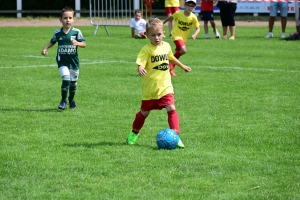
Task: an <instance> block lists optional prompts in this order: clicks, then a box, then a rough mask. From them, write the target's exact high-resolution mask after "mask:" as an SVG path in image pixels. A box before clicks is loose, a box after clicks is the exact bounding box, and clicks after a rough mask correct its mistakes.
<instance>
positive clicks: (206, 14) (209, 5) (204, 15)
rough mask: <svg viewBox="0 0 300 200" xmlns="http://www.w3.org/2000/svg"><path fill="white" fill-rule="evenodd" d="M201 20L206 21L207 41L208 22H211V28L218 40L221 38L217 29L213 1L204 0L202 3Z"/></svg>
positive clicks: (206, 35)
mask: <svg viewBox="0 0 300 200" xmlns="http://www.w3.org/2000/svg"><path fill="white" fill-rule="evenodd" d="M200 9H201V13H200V16H201V20H202V21H204V31H205V37H206V39H209V38H210V36H209V34H208V21H209V22H210V25H211V27H212V28H213V31H214V34H215V37H216V38H220V33H219V32H218V30H217V28H216V23H215V21H214V2H213V0H202V1H201V8H200Z"/></svg>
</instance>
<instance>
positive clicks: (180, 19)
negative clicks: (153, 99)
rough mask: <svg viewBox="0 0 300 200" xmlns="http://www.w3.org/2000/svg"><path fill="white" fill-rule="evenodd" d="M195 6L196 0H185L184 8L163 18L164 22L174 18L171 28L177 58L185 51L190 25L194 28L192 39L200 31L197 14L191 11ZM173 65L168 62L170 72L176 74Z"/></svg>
mask: <svg viewBox="0 0 300 200" xmlns="http://www.w3.org/2000/svg"><path fill="white" fill-rule="evenodd" d="M195 8H196V0H186V1H185V4H184V10H180V11H177V12H175V13H174V14H173V15H171V16H169V17H168V18H167V19H165V21H164V24H165V23H166V22H169V21H173V20H174V22H175V23H174V27H173V30H172V35H173V40H174V43H175V45H176V49H175V54H174V56H175V57H176V58H177V59H179V58H180V56H182V55H183V54H185V53H186V52H187V47H186V41H187V39H188V37H189V33H190V30H191V28H192V27H194V28H195V29H196V31H195V33H194V34H193V35H192V39H193V40H195V39H196V37H197V35H198V34H199V32H200V24H199V21H198V18H197V16H196V15H195V14H194V13H192V12H193V10H194V9H195ZM174 67H175V65H174V64H173V63H170V74H171V75H172V76H177V75H176V73H175V72H174Z"/></svg>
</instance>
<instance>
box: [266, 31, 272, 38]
mask: <svg viewBox="0 0 300 200" xmlns="http://www.w3.org/2000/svg"><path fill="white" fill-rule="evenodd" d="M272 37H273V33H271V32H269V33H268V35H266V37H265V38H272Z"/></svg>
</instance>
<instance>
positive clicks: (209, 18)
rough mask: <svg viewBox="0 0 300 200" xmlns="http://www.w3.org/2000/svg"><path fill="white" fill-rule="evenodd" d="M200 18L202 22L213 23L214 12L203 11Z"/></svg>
mask: <svg viewBox="0 0 300 200" xmlns="http://www.w3.org/2000/svg"><path fill="white" fill-rule="evenodd" d="M200 16H201V20H202V21H213V20H214V11H201V13H200Z"/></svg>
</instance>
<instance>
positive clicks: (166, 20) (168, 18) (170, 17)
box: [163, 15, 174, 24]
mask: <svg viewBox="0 0 300 200" xmlns="http://www.w3.org/2000/svg"><path fill="white" fill-rule="evenodd" d="M173 19H174V18H173V16H172V15H171V16H169V17H167V19H165V21H164V22H163V24H165V23H167V22H168V21H172V20H173Z"/></svg>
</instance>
